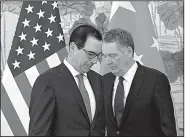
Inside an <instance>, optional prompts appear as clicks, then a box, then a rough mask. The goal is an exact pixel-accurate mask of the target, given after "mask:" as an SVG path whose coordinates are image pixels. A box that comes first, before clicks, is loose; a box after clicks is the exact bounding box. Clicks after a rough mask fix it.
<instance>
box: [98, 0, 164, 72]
mask: <svg viewBox="0 0 185 137" xmlns="http://www.w3.org/2000/svg"><path fill="white" fill-rule="evenodd" d="M115 3H116V2H113V4H115ZM128 3H129V4H128ZM148 3H149V2H146V1H143V2H142V1H140V2H136V1H134V2H117V3H116V4H117V7H118V9H117V10H116V11H115V9H112V10H114V11H115V13H114V15H113V16H112V18H111V20H110V23H109V29H111V28H123V29H125V30H127V31H129V32H130V33H132V36H133V39H134V43H135V52H136V54H135V55H136V56H135V59H136V60H137V61H139V62H140V63H141V64H144V65H145V66H148V67H151V68H155V69H158V70H160V71H162V72H163V73H165V69H164V64H163V61H162V57H161V55H160V53H159V51H158V43H157V40H156V35H155V31H154V27H153V23H152V19H151V16H150V12H149V8H148ZM124 4H126V7H124ZM113 6H114V5H113ZM113 6H112V8H113ZM129 8H130V9H131V10H129ZM101 69H102V71H104V72H102V73H107V71H108V70H107V68H106V69H105V68H101Z"/></svg>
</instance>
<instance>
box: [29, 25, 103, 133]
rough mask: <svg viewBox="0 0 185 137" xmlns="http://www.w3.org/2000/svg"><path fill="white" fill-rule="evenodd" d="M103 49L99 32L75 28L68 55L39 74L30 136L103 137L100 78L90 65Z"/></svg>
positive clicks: (91, 29) (32, 106) (84, 27)
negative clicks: (59, 62)
mask: <svg viewBox="0 0 185 137" xmlns="http://www.w3.org/2000/svg"><path fill="white" fill-rule="evenodd" d="M101 52H102V36H101V33H100V32H99V31H98V30H97V29H95V28H94V27H92V26H89V25H81V26H79V27H77V28H76V29H74V31H73V32H72V34H71V36H70V41H69V54H68V57H67V58H66V59H64V61H63V62H62V63H61V64H60V65H59V66H57V67H54V68H52V69H50V70H48V71H47V72H45V73H43V74H41V75H40V76H39V77H38V78H37V80H36V82H35V84H34V86H33V90H32V93H31V102H30V109H29V114H30V123H29V135H30V136H104V135H105V119H104V117H105V112H104V101H103V93H102V77H101V76H100V75H99V74H97V73H96V72H94V71H92V70H90V68H91V67H92V66H93V65H94V64H95V63H97V60H98V58H99V57H100V55H101Z"/></svg>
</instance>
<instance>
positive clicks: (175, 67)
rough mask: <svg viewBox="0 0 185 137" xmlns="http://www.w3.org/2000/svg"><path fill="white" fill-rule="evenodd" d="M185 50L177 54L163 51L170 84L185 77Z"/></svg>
mask: <svg viewBox="0 0 185 137" xmlns="http://www.w3.org/2000/svg"><path fill="white" fill-rule="evenodd" d="M183 50H184V49H183ZM183 50H181V51H178V52H175V53H171V52H169V51H161V55H162V59H163V62H164V66H165V69H166V72H167V77H168V79H169V81H170V82H175V81H176V80H177V79H178V78H179V77H181V76H183V75H184V74H183V67H184V57H183V54H184V53H183Z"/></svg>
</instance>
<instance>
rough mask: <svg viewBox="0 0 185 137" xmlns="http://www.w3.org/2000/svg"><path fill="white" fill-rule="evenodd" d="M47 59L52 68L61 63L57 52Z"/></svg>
mask: <svg viewBox="0 0 185 137" xmlns="http://www.w3.org/2000/svg"><path fill="white" fill-rule="evenodd" d="M46 61H47V62H48V65H49V67H50V68H52V67H55V66H57V65H59V64H60V63H61V62H60V59H59V57H58V54H57V53H54V54H53V55H51V56H49V57H48V58H46Z"/></svg>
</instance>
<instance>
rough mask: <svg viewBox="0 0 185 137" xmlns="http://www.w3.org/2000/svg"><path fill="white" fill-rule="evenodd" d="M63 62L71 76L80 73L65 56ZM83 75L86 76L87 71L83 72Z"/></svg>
mask: <svg viewBox="0 0 185 137" xmlns="http://www.w3.org/2000/svg"><path fill="white" fill-rule="evenodd" d="M63 62H64V64H65V65H66V67H67V68H68V69H69V71H70V72H71V74H72V75H73V77H76V76H77V75H78V74H80V73H79V72H78V71H77V70H76V69H75V68H74V67H73V66H72V65H71V64H69V62H67V58H65V59H64V61H63ZM83 75H85V76H86V77H87V73H83Z"/></svg>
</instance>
